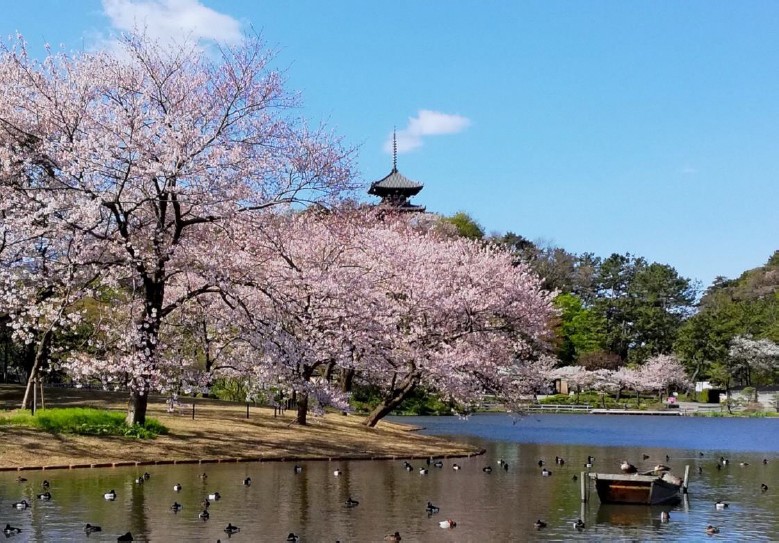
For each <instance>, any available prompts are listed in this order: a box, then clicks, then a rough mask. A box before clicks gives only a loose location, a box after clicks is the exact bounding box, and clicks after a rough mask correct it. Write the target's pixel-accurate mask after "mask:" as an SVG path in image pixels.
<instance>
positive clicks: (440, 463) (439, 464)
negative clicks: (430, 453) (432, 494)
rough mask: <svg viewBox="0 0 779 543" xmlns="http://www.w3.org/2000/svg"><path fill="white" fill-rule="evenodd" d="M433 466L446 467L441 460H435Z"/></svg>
mask: <svg viewBox="0 0 779 543" xmlns="http://www.w3.org/2000/svg"><path fill="white" fill-rule="evenodd" d="M433 466H435V467H437V468H439V469H440V468H443V467H444V463H443V462H442V461H441V460H436V461H435V462H433Z"/></svg>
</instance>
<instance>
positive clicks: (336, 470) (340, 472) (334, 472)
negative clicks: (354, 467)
mask: <svg viewBox="0 0 779 543" xmlns="http://www.w3.org/2000/svg"><path fill="white" fill-rule="evenodd" d="M342 473H343V471H341V470H340V469H335V470H333V475H335V476H336V477H340V476H341V474H342Z"/></svg>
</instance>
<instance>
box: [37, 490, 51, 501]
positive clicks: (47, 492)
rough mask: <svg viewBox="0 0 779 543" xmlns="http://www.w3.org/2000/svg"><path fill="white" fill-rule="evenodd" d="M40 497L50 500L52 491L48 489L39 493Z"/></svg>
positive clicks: (40, 498)
mask: <svg viewBox="0 0 779 543" xmlns="http://www.w3.org/2000/svg"><path fill="white" fill-rule="evenodd" d="M38 499H39V500H44V501H47V500H50V499H51V492H49V491H46V492H44V493H43V494H38Z"/></svg>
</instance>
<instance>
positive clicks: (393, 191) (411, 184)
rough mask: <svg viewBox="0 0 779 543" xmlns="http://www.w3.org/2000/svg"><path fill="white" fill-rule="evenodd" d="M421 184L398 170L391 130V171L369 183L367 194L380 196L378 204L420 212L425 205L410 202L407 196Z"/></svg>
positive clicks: (395, 148)
mask: <svg viewBox="0 0 779 543" xmlns="http://www.w3.org/2000/svg"><path fill="white" fill-rule="evenodd" d="M423 186H424V185H422V184H421V183H417V182H416V181H412V180H411V179H409V178H408V177H406V176H405V175H403V174H401V173H400V172H399V171H398V141H397V138H396V136H395V132H393V133H392V171H391V172H390V173H389V174H388V175H387V176H386V177H384V178H383V179H380V180H379V181H374V182H373V183H371V188H370V189H368V194H372V195H373V196H378V197H379V198H381V202H380V203H379V205H380V206H386V207H391V208H394V209H396V210H398V211H412V212H422V211H424V210H425V207H424V206H418V205H414V204H412V203H411V202H409V198H411V197H412V196H414V195H416V194H418V193H419V191H420V190H422V187H423Z"/></svg>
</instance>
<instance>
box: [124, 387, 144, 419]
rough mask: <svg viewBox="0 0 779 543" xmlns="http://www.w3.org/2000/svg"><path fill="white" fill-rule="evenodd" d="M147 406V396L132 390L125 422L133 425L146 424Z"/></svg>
mask: <svg viewBox="0 0 779 543" xmlns="http://www.w3.org/2000/svg"><path fill="white" fill-rule="evenodd" d="M148 405H149V394H148V393H147V392H143V393H142V392H140V391H137V390H133V391H131V392H130V400H129V401H128V402H127V417H126V418H125V419H124V420H125V422H126V423H127V424H128V425H130V426H132V425H133V424H146V408H147V407H148Z"/></svg>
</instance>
